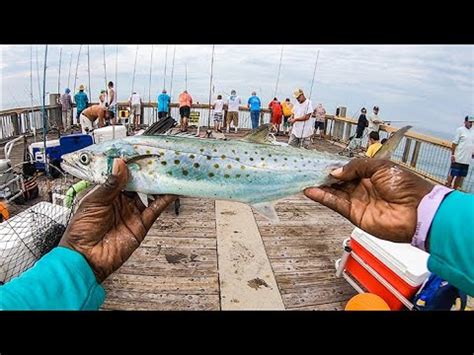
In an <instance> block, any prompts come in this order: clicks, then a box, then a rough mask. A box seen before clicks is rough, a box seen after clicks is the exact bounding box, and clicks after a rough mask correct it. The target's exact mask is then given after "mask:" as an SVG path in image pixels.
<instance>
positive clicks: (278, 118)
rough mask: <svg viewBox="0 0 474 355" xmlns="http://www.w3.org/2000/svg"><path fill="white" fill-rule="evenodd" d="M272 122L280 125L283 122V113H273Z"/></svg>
mask: <svg viewBox="0 0 474 355" xmlns="http://www.w3.org/2000/svg"><path fill="white" fill-rule="evenodd" d="M271 122H272V124H275V125H280V124H281V115H272V121H271Z"/></svg>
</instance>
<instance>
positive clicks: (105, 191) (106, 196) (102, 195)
mask: <svg viewBox="0 0 474 355" xmlns="http://www.w3.org/2000/svg"><path fill="white" fill-rule="evenodd" d="M112 164H113V165H112V175H110V176H109V177H108V178H107V181H106V182H105V183H104V184H102V185H99V186H98V187H97V189H95V190H94V193H91V195H90V196H89V202H99V203H102V204H108V203H111V202H112V201H113V200H114V199H115V198H116V197H117V196H118V195H119V194H120V192H121V191H122V190H123V189H124V188H125V185H127V182H128V179H129V172H128V167H127V164H126V163H125V161H123V160H122V159H118V158H117V159H114V161H113V163H112Z"/></svg>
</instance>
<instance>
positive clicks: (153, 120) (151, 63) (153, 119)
mask: <svg viewBox="0 0 474 355" xmlns="http://www.w3.org/2000/svg"><path fill="white" fill-rule="evenodd" d="M153 49H154V46H153V45H151V56H150V78H149V80H148V105H151V74H152V70H153ZM151 116H152V117H151V119H152V122H155V110H153V109H152V110H151Z"/></svg>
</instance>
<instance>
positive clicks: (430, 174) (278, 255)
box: [0, 95, 473, 310]
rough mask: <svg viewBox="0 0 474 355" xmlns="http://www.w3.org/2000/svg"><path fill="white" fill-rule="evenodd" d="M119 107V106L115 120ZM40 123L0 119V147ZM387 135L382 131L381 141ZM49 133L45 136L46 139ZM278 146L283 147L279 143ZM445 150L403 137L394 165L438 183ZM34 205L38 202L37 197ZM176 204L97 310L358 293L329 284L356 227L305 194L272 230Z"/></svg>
mask: <svg viewBox="0 0 474 355" xmlns="http://www.w3.org/2000/svg"><path fill="white" fill-rule="evenodd" d="M55 99H56V97H55V96H54V95H53V96H52V97H50V102H51V103H52V104H50V105H48V106H45V111H46V117H47V118H48V123H49V126H50V127H51V125H52V122H54V121H55V119H57V117H58V115H60V113H61V112H60V106H59V105H57V104H56V103H55ZM127 105H128V104H127V103H125V102H121V103H119V112H120V111H121V110H125V109H126V106H127ZM142 110H143V112H142V124H143V126H144V127H146V126H149V125H151V124H153V123H154V122H156V121H157V119H158V118H157V117H156V105H155V104H153V103H144V104H143V107H142ZM192 112H193V117H194V120H192V121H191V123H190V124H191V125H195V126H200V127H201V131H203V130H205V129H206V128H207V126H208V124H209V120H210V109H209V105H206V104H195V105H193V107H192ZM171 116H172V117H174V118H177V117H178V108H177V104H171ZM41 117H42V116H41V107H39V106H37V107H29V108H26V107H24V108H14V109H10V110H4V111H0V134H1V136H0V139H1V141H2V142H3V143H5V142H7V141H11V140H12V139H13V138H15V137H19V136H22V135H24V136H26V137H27V141H28V143H31V142H34V141H41V140H42V127H43V122H42V119H41ZM119 117H120V115H119ZM269 118H270V117H269V111H268V110H263V111H262V116H261V122H262V123H267V122H268V121H269ZM239 122H240V123H239V126H240V127H241V128H239V131H238V133H233V131H232V133H228V134H226V138H227V139H229V140H232V139H239V138H241V137H243V136H244V135H245V134H247V133H248V132H249V131H250V130H249V127H250V115H249V112H248V110H247V109H246V108H244V107H241V109H240V114H239ZM355 125H356V120H355V119H354V118H350V117H335V116H333V115H327V116H326V129H325V132H324V133H325V136H326V139H324V140H321V139H315V140H314V141H313V143H312V145H311V149H318V150H324V151H328V152H331V153H335V154H338V153H341V152H342V151H343V150H344V147H345V146H346V145H347V143H348V141H349V139H350V137H351V136H352V135H353V134H354V132H355ZM195 129H196V128H192V131H193V132H195ZM395 130H396V128H394V127H392V126H388V125H382V126H381V138H384V137H388V135H389V134H390V133H391V132H393V131H395ZM55 134H56V133H54V132H49V134H48V137H47V138H48V139H50V138H51V137H53V138H54V135H55ZM277 140H278V141H281V142H285V141H286V140H287V137H282V136H278V137H277ZM363 144H364V145H365V142H363ZM450 147H451V144H450V142H448V141H443V140H440V139H437V138H434V137H429V136H425V135H421V134H418V133H416V132H411V131H410V132H408V134H407V135H406V137H405V138H404V139H403V141H402V142H401V144H400V145H399V147H398V149H397V151H396V152H395V154H394V155H393V157H392V159H393V160H394V161H396V162H397V163H399V164H401V165H403V166H405V167H406V168H408V169H410V170H412V171H413V172H415V173H417V174H419V175H421V176H423V177H425V178H427V179H430V180H432V181H434V182H437V183H444V182H445V179H446V177H447V172H448V169H449V156H450ZM23 149H24V147H23V144H22V141H18V142H17V143H16V144H15V145H14V146H13V149H12V152H11V154H10V159H11V160H12V165H15V164H20V163H21V162H22V159H23ZM2 154H3V150H2ZM472 181H473V178H472V171H471V172H470V175H469V176H468V177H467V178H466V180H465V185H464V186H463V188H464V189H465V190H467V191H472V189H473V183H472ZM44 189H46V190H47V187H44ZM46 190H45V191H46ZM46 195H47V191H46ZM38 199H44V194H43V197H41V196H40V197H38ZM180 200H181V207H180V209H179V215H176V213H175V209H174V208H173V206H169V208H168V209H167V210H166V211H165V212H164V213H163V214H162V215H161V216H160V217H159V218H158V220H157V221H156V222H155V224H154V225H153V226H152V228H151V229H150V231H149V232H148V235H147V236H146V238H145V240H144V241H143V243H142V244H141V246H140V247H139V248H138V249H137V250H136V251H135V252H134V254H133V255H132V257H131V258H130V259H129V260H128V261H127V262H126V263H125V264H124V265H123V266H122V267H121V268H120V269H119V270H117V271H116V272H115V273H114V274H112V275H111V276H110V277H109V278H108V279H107V280H106V281H105V282H104V284H103V285H104V287H105V289H106V292H107V297H106V301H105V303H104V304H103V306H102V309H103V310H238V309H276V310H280V309H291V310H342V309H344V305H345V304H346V303H347V301H348V300H349V299H350V298H351V297H352V296H354V295H355V294H356V291H355V290H354V289H353V288H352V287H351V286H350V285H349V284H348V283H347V282H346V280H344V279H343V278H338V277H336V269H335V261H336V260H337V259H339V258H340V257H341V253H342V249H343V246H342V245H343V241H344V240H345V239H346V238H347V237H349V235H350V233H351V231H352V230H353V228H354V226H353V225H352V224H351V223H350V222H348V221H347V220H346V219H344V218H343V217H341V216H339V215H338V214H337V213H335V212H333V211H331V210H329V209H328V208H326V207H324V206H322V205H320V204H317V203H315V202H313V201H311V200H309V199H307V198H306V197H305V196H304V195H303V194H298V195H295V196H291V197H289V198H286V199H283V200H281V201H279V202H278V203H277V204H276V206H275V209H276V211H277V214H278V217H279V218H280V222H279V223H276V224H272V223H270V222H268V221H267V220H266V219H264V218H263V217H261V216H260V215H259V214H257V213H255V212H254V211H252V209H251V208H250V207H249V206H247V205H244V204H240V203H234V202H227V201H214V200H208V199H198V198H188V197H181V198H180ZM31 203H35V201H32V202H31Z"/></svg>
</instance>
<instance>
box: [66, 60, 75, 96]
mask: <svg viewBox="0 0 474 355" xmlns="http://www.w3.org/2000/svg"><path fill="white" fill-rule="evenodd" d="M71 66H72V51H71V59H70V60H69V74H68V76H67V87H68V88H70V87H71ZM73 95H74V93H73Z"/></svg>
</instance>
